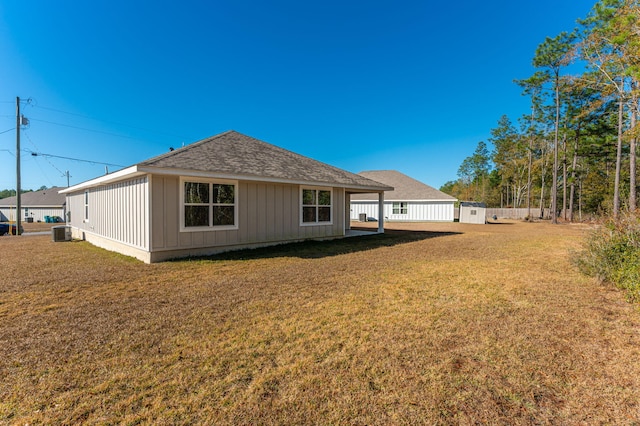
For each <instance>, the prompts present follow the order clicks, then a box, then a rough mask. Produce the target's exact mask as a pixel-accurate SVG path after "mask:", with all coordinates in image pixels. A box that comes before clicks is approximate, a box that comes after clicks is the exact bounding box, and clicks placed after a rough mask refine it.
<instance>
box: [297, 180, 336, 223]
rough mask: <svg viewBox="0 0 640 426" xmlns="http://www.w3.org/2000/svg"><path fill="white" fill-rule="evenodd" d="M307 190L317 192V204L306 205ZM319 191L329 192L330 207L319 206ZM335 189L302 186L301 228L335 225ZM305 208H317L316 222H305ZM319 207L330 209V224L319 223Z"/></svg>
mask: <svg viewBox="0 0 640 426" xmlns="http://www.w3.org/2000/svg"><path fill="white" fill-rule="evenodd" d="M305 190H312V191H316V203H315V204H313V205H311V204H304V196H303V194H304V191H305ZM318 191H328V192H329V196H330V198H331V202H330V203H329V205H328V206H326V205H324V204H323V205H320V204H318ZM333 200H334V198H333V188H330V187H324V186H301V187H300V226H318V225H321V226H324V225H333ZM305 207H315V208H316V220H315V222H305V221H304V208H305ZM318 207H329V221H328V222H326V221H325V222H319V221H318Z"/></svg>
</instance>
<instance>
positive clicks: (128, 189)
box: [67, 176, 149, 261]
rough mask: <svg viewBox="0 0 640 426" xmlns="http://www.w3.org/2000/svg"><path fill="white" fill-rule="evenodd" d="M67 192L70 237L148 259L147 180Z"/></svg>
mask: <svg viewBox="0 0 640 426" xmlns="http://www.w3.org/2000/svg"><path fill="white" fill-rule="evenodd" d="M86 192H87V196H88V204H87V207H88V209H87V215H88V217H87V218H85V191H78V192H74V193H70V194H67V206H68V209H69V212H70V215H69V217H68V218H67V219H68V220H67V225H69V226H71V232H72V236H73V238H79V239H84V240H87V241H89V242H91V243H93V244H95V245H97V246H99V247H103V248H106V249H108V250H114V251H118V252H120V253H124V254H127V255H130V256H135V257H137V258H139V259H141V260H144V261H148V260H147V259H148V249H149V232H148V229H149V219H148V217H149V215H148V208H147V206H148V204H149V181H148V178H147V177H146V176H143V177H141V178H135V179H130V180H126V181H122V182H117V183H113V184H109V185H104V186H99V187H97V188H90V189H88V190H87V191H86Z"/></svg>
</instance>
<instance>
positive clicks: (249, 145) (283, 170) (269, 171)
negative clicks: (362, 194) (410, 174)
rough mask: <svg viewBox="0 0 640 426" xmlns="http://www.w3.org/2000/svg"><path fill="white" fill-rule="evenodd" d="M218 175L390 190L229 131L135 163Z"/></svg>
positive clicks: (358, 176) (376, 183)
mask: <svg viewBox="0 0 640 426" xmlns="http://www.w3.org/2000/svg"><path fill="white" fill-rule="evenodd" d="M137 166H138V167H159V168H166V169H178V170H195V171H200V172H211V173H220V174H224V173H226V174H230V175H239V176H243V177H255V178H257V179H260V178H271V179H279V180H284V181H294V182H308V183H326V184H331V185H336V184H337V185H343V186H346V187H354V186H355V187H369V188H377V189H380V190H386V189H389V188H388V187H387V186H386V185H382V184H380V183H379V182H376V181H374V180H372V179H369V178H367V177H366V176H363V175H357V174H355V173H351V172H348V171H346V170H342V169H339V168H337V167H333V166H331V165H328V164H325V163H322V162H320V161H316V160H313V159H311V158H308V157H305V156H303V155H300V154H296V153H294V152H291V151H288V150H286V149H283V148H280V147H277V146H275V145H271V144H269V143H266V142H263V141H261V140H258V139H255V138H252V137H250V136H246V135H243V134H241V133H238V132H236V131H233V130H230V131H228V132H224V133H221V134H219V135H216V136H212V137H210V138H207V139H203V140H201V141H199V142H195V143H193V144H191V145H187V146H185V147H183V148H180V149H176V150H175V151H171V152H168V153H166V154H163V155H160V156H158V157H154V158H151V159H149V160H146V161H143V162H141V163H138V164H137Z"/></svg>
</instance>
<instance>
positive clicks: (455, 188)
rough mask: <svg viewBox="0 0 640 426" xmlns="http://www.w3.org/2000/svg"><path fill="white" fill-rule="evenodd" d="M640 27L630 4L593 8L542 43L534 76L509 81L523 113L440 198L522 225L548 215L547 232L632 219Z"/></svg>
mask: <svg viewBox="0 0 640 426" xmlns="http://www.w3.org/2000/svg"><path fill="white" fill-rule="evenodd" d="M639 17H640V2H638V1H637V0H601V1H599V2H598V3H596V4H595V6H594V7H593V9H592V10H591V12H590V13H589V15H588V16H587V17H586V18H584V19H581V20H579V21H578V27H577V28H576V29H574V30H573V31H572V32H562V33H561V34H559V35H557V36H555V37H547V38H546V40H544V41H543V42H542V43H541V44H540V45H539V46H538V48H537V49H536V51H535V54H534V57H533V61H532V63H533V66H534V67H535V69H536V70H535V72H534V74H533V75H531V76H530V77H529V78H525V79H522V80H516V81H515V83H516V84H518V85H519V86H520V87H522V93H523V95H524V96H527V97H529V98H530V100H531V110H530V112H529V113H527V114H525V115H523V116H522V117H519V118H518V120H517V122H516V123H514V122H513V121H512V120H511V119H510V118H509V117H507V116H503V117H501V118H500V119H499V121H498V123H497V127H495V128H494V129H492V130H491V138H489V140H488V141H487V142H488V143H487V142H484V141H481V142H479V143H478V145H477V148H476V150H475V152H474V153H473V154H472V155H470V156H469V157H466V158H465V159H464V161H463V162H462V164H461V165H460V168H459V169H458V179H457V180H456V181H450V182H447V183H446V184H445V185H443V186H442V187H441V188H440V189H441V190H442V191H443V192H446V193H448V194H451V195H453V196H455V197H457V198H458V199H460V200H470V201H483V202H485V203H487V205H488V206H490V207H519V208H528V209H530V210H531V214H530V215H529V217H530V218H537V217H541V212H542V211H543V209H544V208H545V207H546V208H550V211H551V220H552V222H554V223H555V222H557V220H558V219H559V218H562V219H564V220H567V221H573V220H580V219H583V218H585V216H586V215H589V216H593V215H612V216H613V217H617V216H618V215H619V213H620V211H624V210H628V211H635V209H636V207H637V198H636V191H637V181H636V176H637V169H636V155H637V154H636V149H637V137H638V129H637V127H638V126H637V118H638V111H639V104H638V95H639V93H640V92H639V90H640V21H639ZM576 70H578V71H577V72H576ZM490 145H492V146H493V150H492V151H490Z"/></svg>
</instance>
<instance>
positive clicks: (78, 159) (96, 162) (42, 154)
mask: <svg viewBox="0 0 640 426" xmlns="http://www.w3.org/2000/svg"><path fill="white" fill-rule="evenodd" d="M22 151H25V152H28V153H30V154H31V155H32V156H33V157H37V156H41V157H53V158H61V159H63V160H71V161H79V162H82V163H90V164H101V165H103V166H113V167H126V166H123V165H120V164H113V163H104V162H102V161H93V160H83V159H81V158H72V157H63V156H61V155H53V154H45V153H42V152H35V151H30V150H28V149H23V150H22Z"/></svg>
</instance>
